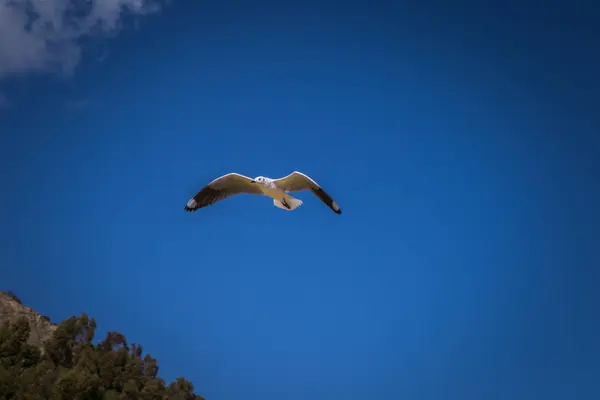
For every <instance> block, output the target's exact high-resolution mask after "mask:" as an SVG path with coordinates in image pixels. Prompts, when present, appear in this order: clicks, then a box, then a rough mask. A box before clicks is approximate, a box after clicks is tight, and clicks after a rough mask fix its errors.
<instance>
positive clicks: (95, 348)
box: [0, 314, 203, 400]
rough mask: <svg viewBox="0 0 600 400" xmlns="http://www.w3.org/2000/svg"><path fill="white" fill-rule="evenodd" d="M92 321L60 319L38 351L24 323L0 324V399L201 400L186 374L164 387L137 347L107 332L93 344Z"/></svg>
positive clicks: (150, 360)
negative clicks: (100, 339)
mask: <svg viewBox="0 0 600 400" xmlns="http://www.w3.org/2000/svg"><path fill="white" fill-rule="evenodd" d="M95 330H96V321H95V320H94V319H93V318H91V319H90V318H89V317H88V316H87V315H86V314H82V315H81V316H79V317H71V318H68V319H66V320H64V321H63V322H62V323H61V324H60V325H59V326H58V327H57V328H56V330H55V331H54V333H53V334H52V336H51V337H50V338H49V339H48V340H47V341H46V342H45V344H44V346H43V349H40V348H38V347H35V346H33V345H30V344H28V343H27V339H28V338H29V334H30V326H29V322H28V320H27V319H25V318H20V319H18V320H16V321H14V322H12V323H7V324H5V325H4V326H3V327H1V328H0V399H19V400H38V399H39V400H42V399H74V400H96V399H97V400H103V399H109V400H110V399H113V400H117V399H118V400H127V399H132V400H134V399H141V400H166V399H169V400H170V399H173V400H188V399H189V400H203V398H202V397H201V396H199V395H197V394H195V393H194V386H193V384H192V383H191V382H189V381H187V380H186V379H185V378H177V380H176V381H175V382H172V383H170V384H169V385H166V384H165V381H164V380H163V379H161V378H160V377H159V376H158V363H157V361H156V359H154V358H153V357H152V356H150V355H149V354H145V355H143V354H142V353H143V352H142V346H140V345H138V344H135V343H133V344H131V345H129V344H128V343H127V339H126V338H125V336H124V335H122V334H120V333H118V332H109V333H108V334H107V335H106V338H105V339H104V340H102V341H100V342H99V343H98V344H94V343H93V339H94V334H95Z"/></svg>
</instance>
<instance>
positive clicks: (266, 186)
mask: <svg viewBox="0 0 600 400" xmlns="http://www.w3.org/2000/svg"><path fill="white" fill-rule="evenodd" d="M257 182H258V181H257ZM260 190H262V192H263V193H264V194H265V196H269V197H270V198H272V199H273V205H274V206H275V207H279V208H281V209H283V210H286V211H293V210H295V209H296V208H298V207H300V206H301V205H302V200H300V199H297V198H295V197H292V196H290V195H289V194H287V193H286V192H285V190H283V189H280V188H278V187H277V185H276V184H275V182H274V180H273V179H271V178H264V183H261V184H260ZM285 204H287V205H288V206H289V207H286V206H285Z"/></svg>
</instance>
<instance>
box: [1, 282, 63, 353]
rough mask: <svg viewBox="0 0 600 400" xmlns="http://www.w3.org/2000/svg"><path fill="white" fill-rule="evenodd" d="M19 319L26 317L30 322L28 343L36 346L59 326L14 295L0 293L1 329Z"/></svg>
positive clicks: (8, 292)
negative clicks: (7, 323)
mask: <svg viewBox="0 0 600 400" xmlns="http://www.w3.org/2000/svg"><path fill="white" fill-rule="evenodd" d="M19 317H25V318H26V319H27V321H28V322H29V326H30V327H31V334H30V335H29V340H28V343H29V344H31V345H34V346H40V345H41V344H42V343H43V342H44V341H46V339H48V338H49V337H50V335H52V332H54V330H55V329H56V328H57V325H55V324H53V323H52V322H51V321H50V318H48V317H46V316H43V315H41V314H40V313H39V312H37V311H35V310H34V309H32V308H30V307H27V306H25V305H23V303H21V300H20V299H19V298H18V297H17V296H16V295H15V294H14V293H12V292H10V291H7V292H3V291H0V327H1V326H3V325H4V324H5V323H6V322H8V321H10V322H13V321H15V320H17V319H18V318H19Z"/></svg>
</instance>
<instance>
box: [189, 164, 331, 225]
mask: <svg viewBox="0 0 600 400" xmlns="http://www.w3.org/2000/svg"><path fill="white" fill-rule="evenodd" d="M301 190H310V191H312V192H313V194H314V195H315V196H317V197H318V198H319V199H320V200H321V201H322V202H323V203H325V204H326V205H327V206H328V207H329V208H331V209H332V210H333V212H334V213H336V214H338V215H339V214H341V213H342V210H340V206H338V204H337V203H336V202H335V201H334V200H333V199H332V198H331V196H329V195H328V194H327V192H325V190H323V188H322V187H321V186H320V185H319V184H318V183H317V182H315V181H314V180H313V179H312V178H310V177H309V176H308V175H305V174H303V173H302V172H298V171H294V172H292V173H291V174H289V175H288V176H284V177H283V178H279V179H271V178H267V177H265V176H257V177H256V178H254V179H252V178H249V177H247V176H244V175H241V174H238V173H235V172H232V173H229V174H226V175H223V176H220V177H218V178H217V179H215V180H214V181H212V182H210V183H209V184H208V185H206V186H205V187H204V188H202V190H200V191H199V192H198V193H196V195H195V196H194V197H192V198H191V199H190V200H189V201H188V202H187V204H186V205H185V208H184V210H185V211H187V212H192V211H196V210H198V209H200V208H203V207H206V206H209V205H211V204H214V203H216V202H218V201H221V200H224V199H226V198H227V197H230V196H233V195H236V194H242V193H244V194H256V195H261V196H268V197H270V198H272V199H273V204H274V205H275V207H279V208H281V209H283V210H287V211H293V210H295V209H297V208H298V207H300V206H301V205H302V200H300V199H296V198H294V197H292V196H290V195H289V194H288V193H290V192H299V191H301Z"/></svg>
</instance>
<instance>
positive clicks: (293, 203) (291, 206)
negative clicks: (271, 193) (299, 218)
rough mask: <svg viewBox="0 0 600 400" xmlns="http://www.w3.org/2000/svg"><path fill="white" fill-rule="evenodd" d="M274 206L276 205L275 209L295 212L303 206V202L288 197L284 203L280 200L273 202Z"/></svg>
mask: <svg viewBox="0 0 600 400" xmlns="http://www.w3.org/2000/svg"><path fill="white" fill-rule="evenodd" d="M273 204H275V207H279V208H281V209H284V210H286V211H293V210H295V209H296V208H298V207H300V206H301V205H302V200H300V199H295V198H293V197H292V196H286V198H284V199H283V202H281V201H279V200H273ZM286 206H287V207H286Z"/></svg>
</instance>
